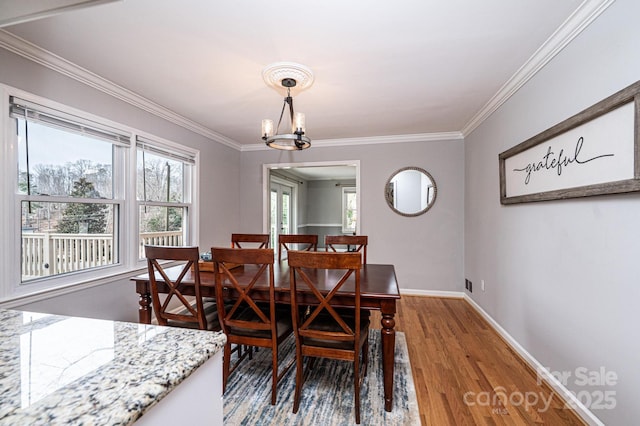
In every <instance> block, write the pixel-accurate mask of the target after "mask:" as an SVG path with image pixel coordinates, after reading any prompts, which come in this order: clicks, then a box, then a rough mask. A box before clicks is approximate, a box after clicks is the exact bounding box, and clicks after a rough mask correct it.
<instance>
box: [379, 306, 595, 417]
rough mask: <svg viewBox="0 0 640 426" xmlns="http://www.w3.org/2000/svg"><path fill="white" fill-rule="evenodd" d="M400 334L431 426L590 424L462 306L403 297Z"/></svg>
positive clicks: (398, 323)
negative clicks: (541, 383)
mask: <svg viewBox="0 0 640 426" xmlns="http://www.w3.org/2000/svg"><path fill="white" fill-rule="evenodd" d="M372 320H373V321H372V325H373V326H374V327H375V325H377V324H380V322H379V320H380V316H379V313H377V312H375V313H373V314H372ZM396 330H397V331H402V332H404V333H405V335H406V338H407V344H408V347H409V358H410V360H411V367H412V370H413V379H414V382H415V386H416V396H417V400H418V405H419V407H420V418H421V420H422V424H423V425H424V426H427V425H429V426H431V425H436V426H442V425H456V426H457V425H532V424H540V425H542V424H544V425H584V424H585V423H584V422H583V421H582V420H581V419H580V418H579V417H578V416H577V415H576V414H575V413H574V412H573V411H572V410H571V409H569V408H564V402H563V401H562V400H561V399H560V398H559V397H558V396H557V395H555V394H554V393H553V392H552V390H551V389H550V388H549V387H548V386H546V385H540V384H538V383H537V381H536V374H535V371H533V370H532V369H531V368H530V367H529V366H528V365H527V364H526V363H525V362H524V361H523V360H522V359H521V358H520V357H519V355H517V354H516V353H515V352H514V351H513V350H512V349H511V348H510V347H509V346H508V345H507V344H506V343H505V341H504V340H503V339H502V338H501V337H500V336H499V335H498V334H497V333H496V332H495V331H494V330H493V329H492V328H491V326H490V325H489V324H488V323H487V322H486V321H485V320H484V319H483V318H482V317H481V316H480V315H479V314H478V313H477V312H476V311H475V310H474V309H473V308H472V307H471V305H470V304H469V303H468V302H466V301H465V300H463V299H447V298H435V297H422V296H402V299H401V301H400V303H399V304H398V313H397V315H396Z"/></svg>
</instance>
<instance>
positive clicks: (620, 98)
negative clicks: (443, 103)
mask: <svg viewBox="0 0 640 426" xmlns="http://www.w3.org/2000/svg"><path fill="white" fill-rule="evenodd" d="M639 111H640V81H638V82H636V83H634V84H632V85H631V86H629V87H627V88H625V89H623V90H621V91H619V92H618V93H616V94H614V95H612V96H610V97H608V98H606V99H604V100H602V101H600V102H598V103H597V104H595V105H593V106H592V107H590V108H587V109H586V110H584V111H582V112H580V113H578V114H576V115H574V116H573V117H571V118H569V119H567V120H565V121H563V122H562V123H559V124H557V125H555V126H554V127H552V128H550V129H548V130H545V131H544V132H542V133H540V134H538V135H536V136H534V137H532V138H531V139H528V140H526V141H524V142H522V143H520V144H519V145H516V146H514V147H513V148H511V149H508V150H506V151H504V152H502V153H501V154H500V155H499V156H498V160H499V167H500V202H501V203H502V204H515V203H527V202H533V201H547V200H557V199H563V198H577V197H588V196H592V195H604V194H616V193H623V192H634V191H640V151H639V146H640V144H639V140H640V135H639V134H638V129H639V127H638V121H639V120H638V117H639V115H640V112H639Z"/></svg>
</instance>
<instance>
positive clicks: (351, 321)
mask: <svg viewBox="0 0 640 426" xmlns="http://www.w3.org/2000/svg"><path fill="white" fill-rule="evenodd" d="M342 319H343V321H344V322H345V323H346V324H347V325H348V326H349V327H351V329H352V330H353V329H354V328H355V317H342ZM309 329H310V330H318V331H336V332H344V330H343V329H342V327H340V325H338V323H337V322H336V320H335V319H334V318H333V317H332V316H331V315H329V314H320V315H318V317H317V318H316V319H315V320H314V321H313V322H312V323H311V324H310V325H309ZM368 336H369V318H368V317H367V318H361V319H360V337H361V339H360V340H362V341H364V339H366V338H368ZM302 341H303V344H304V345H308V346H319V347H323V348H334V349H346V350H353V341H336V340H324V339H318V338H312V337H304V338H303V339H302ZM360 343H362V342H360Z"/></svg>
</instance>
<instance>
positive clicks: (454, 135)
mask: <svg viewBox="0 0 640 426" xmlns="http://www.w3.org/2000/svg"><path fill="white" fill-rule="evenodd" d="M463 139H464V137H463V135H462V133H461V132H442V133H416V134H411V135H391V136H372V137H366V138H343V139H319V140H312V141H311V146H312V147H313V148H330V147H337V146H353V145H376V144H390V143H393V144H396V143H410V142H433V141H444V140H463ZM272 149H273V148H269V147H268V146H266V145H265V144H264V143H257V144H250V145H242V149H241V151H242V152H245V151H269V150H272Z"/></svg>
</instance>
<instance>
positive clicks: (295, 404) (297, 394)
mask: <svg viewBox="0 0 640 426" xmlns="http://www.w3.org/2000/svg"><path fill="white" fill-rule="evenodd" d="M302 362H303V359H302V349H300V344H299V343H298V344H296V391H295V394H294V397H293V414H296V413H297V412H298V408H300V393H301V390H302V380H303V374H302V372H303V365H302Z"/></svg>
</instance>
